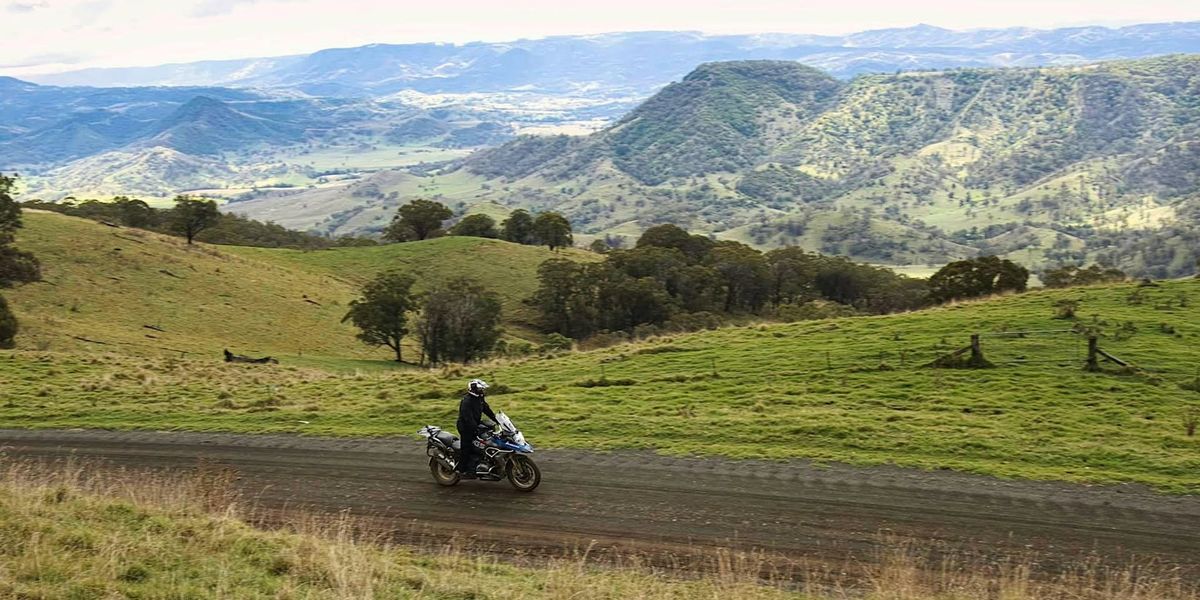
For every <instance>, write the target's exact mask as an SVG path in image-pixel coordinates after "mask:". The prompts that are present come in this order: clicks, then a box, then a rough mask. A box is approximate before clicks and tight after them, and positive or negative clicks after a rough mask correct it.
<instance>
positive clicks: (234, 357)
mask: <svg viewBox="0 0 1200 600" xmlns="http://www.w3.org/2000/svg"><path fill="white" fill-rule="evenodd" d="M225 362H235V363H249V364H256V365H268V364H269V365H277V364H279V361H278V360H275V359H274V358H272V357H270V356H264V357H262V358H251V357H249V356H241V355H238V354H234V353H232V352H230V351H229V349H228V348H226V349H225Z"/></svg>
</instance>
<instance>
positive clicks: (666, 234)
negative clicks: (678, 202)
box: [636, 223, 692, 252]
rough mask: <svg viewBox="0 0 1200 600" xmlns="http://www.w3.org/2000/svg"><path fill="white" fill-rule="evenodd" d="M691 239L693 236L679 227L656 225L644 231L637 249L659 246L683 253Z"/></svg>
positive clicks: (667, 224) (666, 224) (668, 224)
mask: <svg viewBox="0 0 1200 600" xmlns="http://www.w3.org/2000/svg"><path fill="white" fill-rule="evenodd" d="M691 238H692V236H691V234H689V233H688V232H687V231H684V230H683V228H681V227H679V226H678V225H672V224H670V223H665V224H662V225H655V226H654V227H651V228H649V229H647V230H646V231H643V232H642V236H641V237H639V238H638V241H637V245H636V247H638V248H645V247H646V246H657V247H659V248H674V249H676V250H679V251H680V252H683V249H684V248H685V247H686V246H687V244H688V241H690V240H691Z"/></svg>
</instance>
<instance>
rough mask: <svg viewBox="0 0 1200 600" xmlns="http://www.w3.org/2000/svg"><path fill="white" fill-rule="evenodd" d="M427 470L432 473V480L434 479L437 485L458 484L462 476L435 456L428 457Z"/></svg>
mask: <svg viewBox="0 0 1200 600" xmlns="http://www.w3.org/2000/svg"><path fill="white" fill-rule="evenodd" d="M429 472H430V473H432V474H433V480H434V481H436V482H437V483H438V485H444V486H451V485H456V484H458V482H459V480H460V479H462V476H461V475H459V474H458V471H455V470H454V469H451V468H450V467H447V466H446V465H444V464H442V461H440V460H438V459H437V458H436V457H435V458H431V459H429Z"/></svg>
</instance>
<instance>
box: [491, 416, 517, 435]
mask: <svg viewBox="0 0 1200 600" xmlns="http://www.w3.org/2000/svg"><path fill="white" fill-rule="evenodd" d="M496 422H497V423H499V424H500V428H501V429H503V430H505V431H507V432H509V433H511V434H514V435H515V434H516V433H517V426H516V425H513V422H512V419H509V418H508V415H506V414H504V413H503V412H501V413H497V414H496Z"/></svg>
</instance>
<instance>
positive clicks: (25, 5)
mask: <svg viewBox="0 0 1200 600" xmlns="http://www.w3.org/2000/svg"><path fill="white" fill-rule="evenodd" d="M48 6H50V5H49V4H47V3H46V2H45V0H42V1H40V2H9V3H8V4H5V5H4V10H5V12H10V13H18V14H20V13H31V12H33V11H35V10H38V9H42V8H46V7H48Z"/></svg>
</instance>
